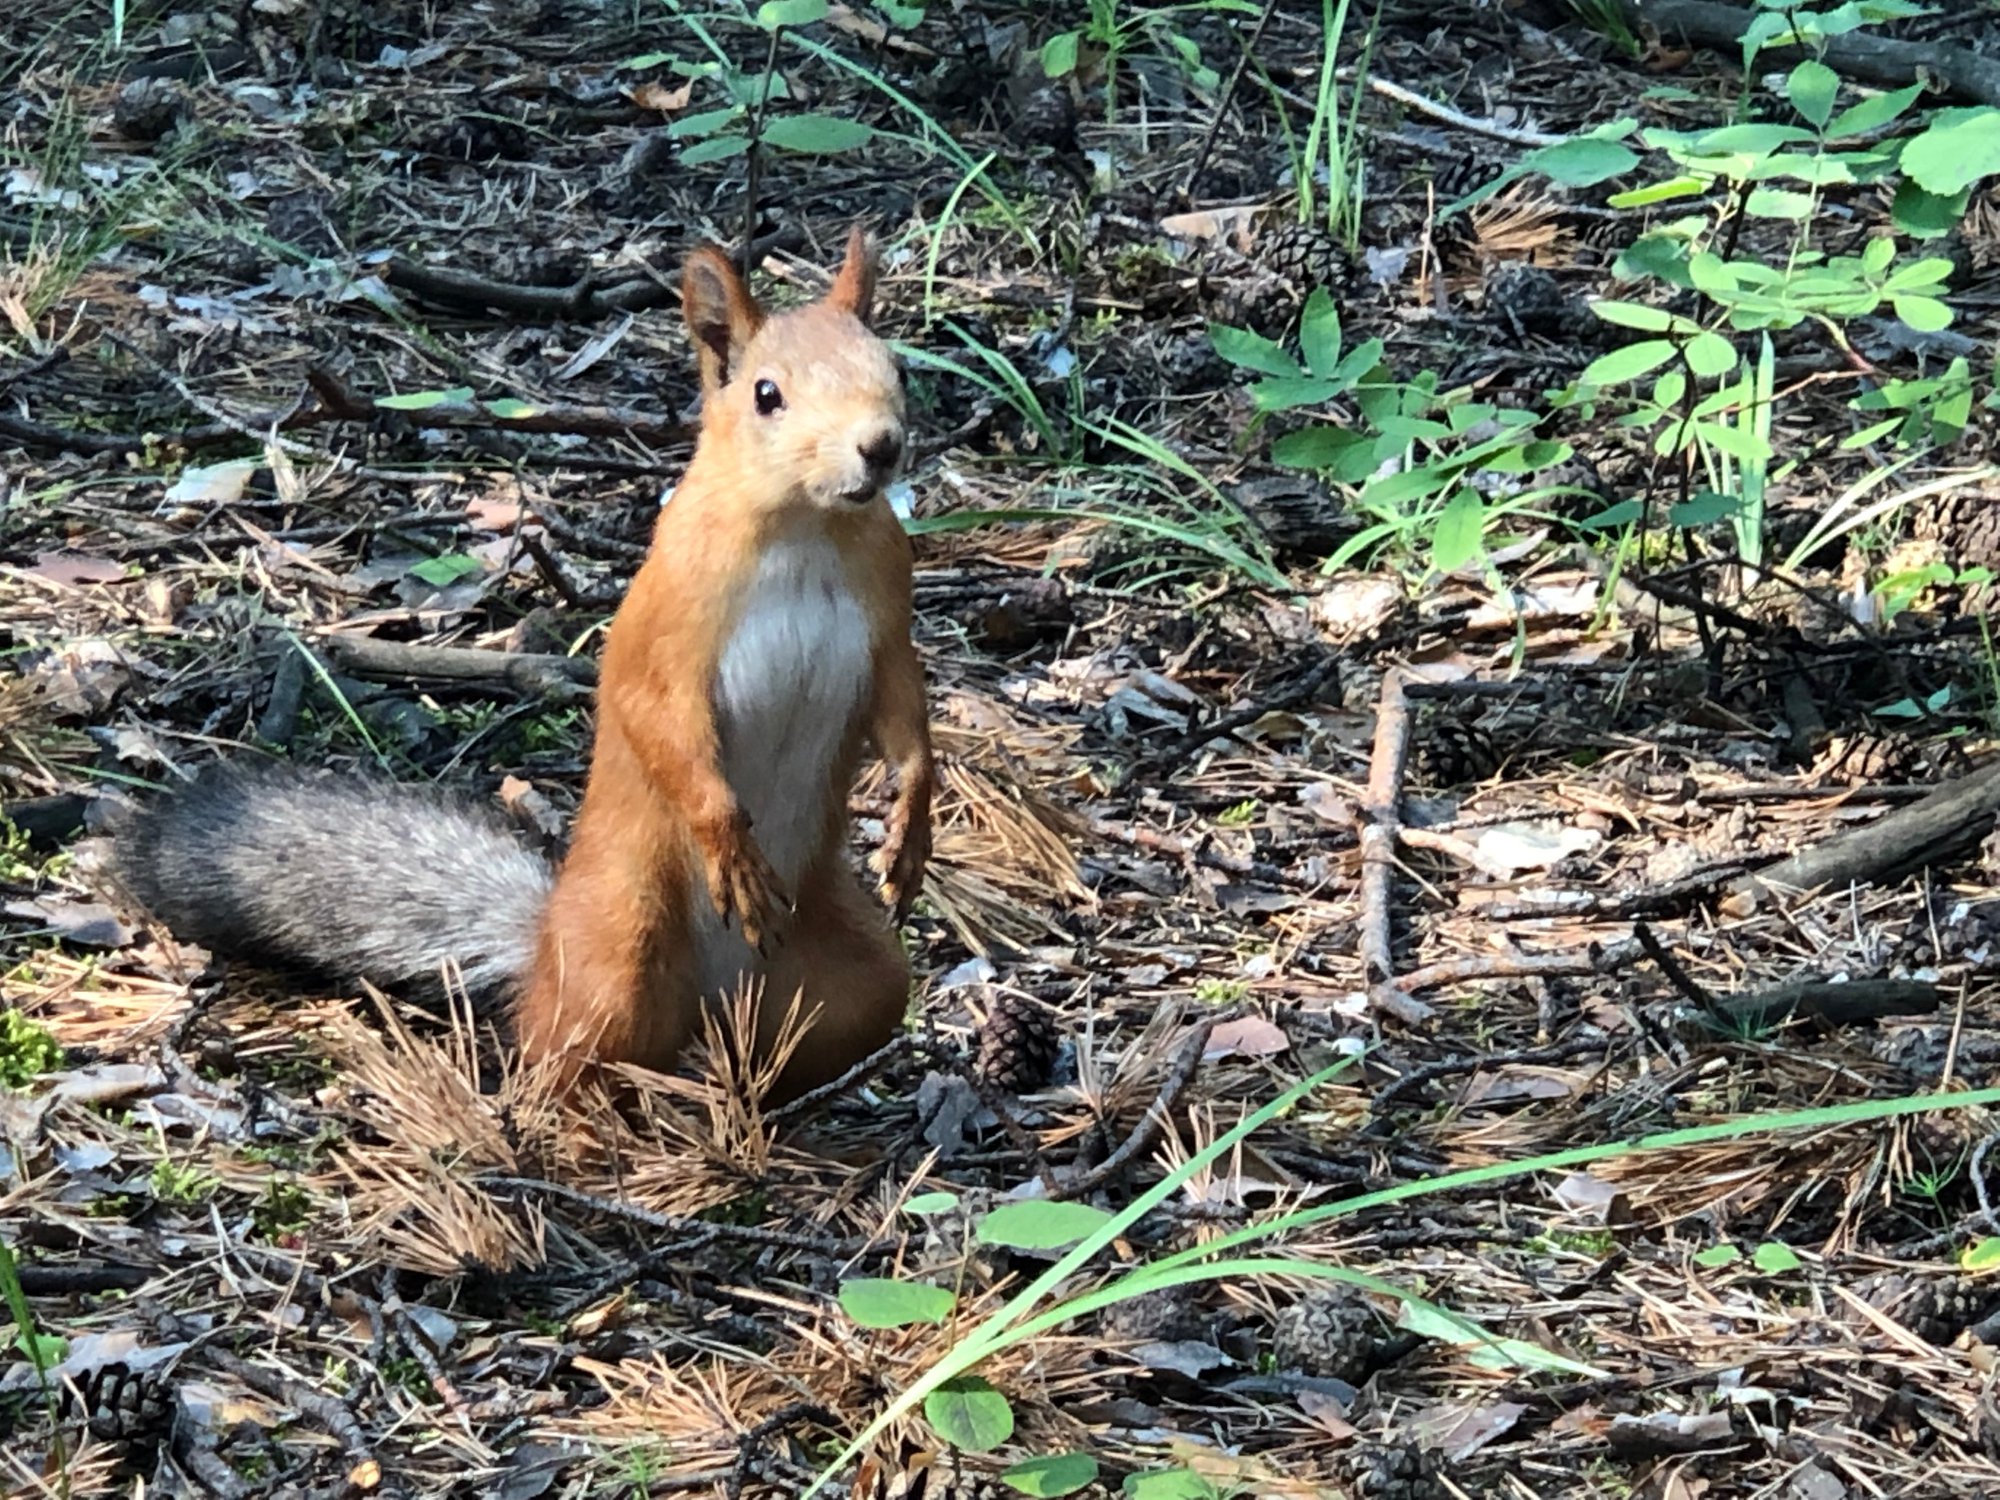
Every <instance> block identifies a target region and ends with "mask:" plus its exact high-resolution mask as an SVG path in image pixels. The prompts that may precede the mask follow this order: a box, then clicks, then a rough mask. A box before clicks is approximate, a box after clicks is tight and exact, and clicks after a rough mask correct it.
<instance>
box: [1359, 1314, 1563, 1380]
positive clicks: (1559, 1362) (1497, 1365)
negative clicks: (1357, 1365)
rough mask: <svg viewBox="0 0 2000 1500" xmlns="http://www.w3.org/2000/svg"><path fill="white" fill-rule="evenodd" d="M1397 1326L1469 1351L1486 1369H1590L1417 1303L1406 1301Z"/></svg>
mask: <svg viewBox="0 0 2000 1500" xmlns="http://www.w3.org/2000/svg"><path fill="white" fill-rule="evenodd" d="M1396 1326H1397V1327H1399V1328H1407V1329H1408V1330H1409V1331H1410V1332H1412V1333H1417V1334H1422V1335H1423V1336H1424V1337H1426V1338H1433V1339H1436V1340H1437V1341H1438V1342H1439V1343H1443V1344H1452V1345H1456V1346H1457V1347H1458V1348H1460V1349H1462V1350H1464V1351H1465V1358H1466V1359H1467V1360H1468V1361H1469V1362H1471V1363H1472V1364H1475V1365H1478V1366H1479V1367H1480V1368H1482V1369H1488V1370H1491V1369H1520V1370H1561V1371H1567V1372H1568V1373H1570V1374H1576V1373H1578V1372H1579V1371H1582V1370H1584V1369H1587V1368H1588V1367H1587V1366H1584V1365H1579V1364H1578V1363H1577V1362H1576V1361H1575V1360H1573V1359H1568V1358H1565V1357H1564V1356H1563V1355H1560V1354H1557V1353H1554V1352H1553V1351H1551V1350H1548V1349H1544V1348H1542V1347H1541V1346H1540V1345H1538V1344H1531V1343H1529V1342H1528V1341H1527V1340H1525V1339H1510V1338H1502V1337H1500V1336H1499V1335H1497V1334H1493V1333H1488V1332H1487V1331H1486V1330H1485V1329H1483V1328H1481V1327H1480V1326H1479V1325H1478V1324H1477V1323H1474V1322H1472V1321H1471V1319H1469V1318H1461V1317H1459V1316H1457V1315H1456V1314H1454V1313H1447V1312H1446V1311H1445V1310H1444V1309H1443V1308H1441V1307H1437V1306H1434V1305H1432V1304H1429V1303H1425V1302H1420V1301H1417V1300H1414V1299H1410V1300H1406V1301H1404V1303H1403V1304H1402V1306H1401V1307H1400V1308H1399V1309H1398V1310H1397V1314H1396Z"/></svg>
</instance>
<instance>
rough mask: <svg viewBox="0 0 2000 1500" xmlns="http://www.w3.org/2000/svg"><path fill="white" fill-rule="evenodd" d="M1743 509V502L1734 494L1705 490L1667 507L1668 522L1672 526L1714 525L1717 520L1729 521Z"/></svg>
mask: <svg viewBox="0 0 2000 1500" xmlns="http://www.w3.org/2000/svg"><path fill="white" fill-rule="evenodd" d="M1742 509H1743V502H1742V501H1741V500H1739V499H1737V497H1736V496H1734V495H1721V494H1717V493H1716V492H1715V491H1714V490H1703V491H1701V492H1700V493H1699V494H1697V495H1693V496H1691V497H1690V498H1688V499H1686V500H1683V501H1681V502H1679V503H1678V504H1676V505H1670V506H1668V507H1667V524H1668V525H1670V526H1681V527H1694V526H1713V525H1714V524H1715V523H1716V522H1717V521H1727V520H1729V519H1730V518H1731V517H1733V516H1735V515H1737V514H1738V513H1739V512H1740V511H1741V510H1742Z"/></svg>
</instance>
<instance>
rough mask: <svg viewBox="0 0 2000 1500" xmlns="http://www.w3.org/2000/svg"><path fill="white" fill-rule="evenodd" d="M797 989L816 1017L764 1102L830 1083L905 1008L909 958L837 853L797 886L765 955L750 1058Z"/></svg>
mask: <svg viewBox="0 0 2000 1500" xmlns="http://www.w3.org/2000/svg"><path fill="white" fill-rule="evenodd" d="M801 985H803V986H804V989H805V999H804V1001H803V1002H802V1005H801V1013H802V1014H804V1015H811V1014H812V1012H813V1011H814V1009H815V1008H817V1009H818V1011H819V1014H818V1016H817V1017H816V1018H815V1019H814V1020H813V1021H812V1023H811V1027H810V1029H809V1030H808V1031H807V1032H806V1034H805V1037H804V1039H803V1040H802V1041H801V1042H800V1043H799V1045H798V1047H797V1048H796V1049H795V1050H794V1051H793V1053H792V1056H791V1060H790V1061H789V1062H788V1063H787V1064H786V1065H785V1069H784V1071H783V1072H782V1073H781V1074H780V1075H779V1076H778V1081H777V1083H776V1084H775V1085H774V1086H773V1087H772V1089H771V1092H770V1095H769V1096H768V1098H767V1100H766V1102H767V1103H771V1104H782V1103H784V1102H785V1101H786V1100H788V1099H794V1098H797V1097H798V1096H799V1095H800V1094H803V1093H806V1092H807V1091H809V1090H811V1089H816V1088H818V1087H819V1086H820V1085H821V1084H823V1083H831V1082H832V1081H833V1080H834V1079H836V1078H838V1077H839V1076H840V1075H841V1074H842V1073H845V1072H846V1071H847V1070H848V1069H849V1068H851V1067H853V1066H854V1065H855V1064H856V1063H858V1062H860V1061H861V1060H862V1059H863V1058H865V1057H867V1056H868V1055H869V1054H870V1053H871V1052H874V1051H876V1050H877V1049H878V1048H880V1047H882V1046H884V1045H885V1044H886V1043H887V1042H888V1041H889V1039H890V1038H891V1037H893V1036H894V1035H895V1034H896V1028H897V1027H898V1026H900V1025H901V1024H902V1022H903V1017H904V1015H905V1014H906V1012H907V1011H908V1009H909V1004H910V965H909V961H908V960H907V959H906V958H904V956H903V950H902V948H901V946H900V945H899V944H898V943H897V941H896V935H895V933H893V932H892V931H891V930H890V928H889V924H888V920H887V918H886V917H885V915H884V914H883V912H882V910H881V908H880V907H879V906H878V905H877V904H876V903H875V902H874V901H871V900H870V899H869V898H868V895H867V893H866V892H865V891H863V890H862V888H861V884H860V882H859V881H858V880H857V879H856V878H855V876H854V873H853V872H852V871H851V870H849V869H848V867H847V862H846V861H845V860H844V859H840V858H839V857H838V856H836V857H835V858H833V859H830V860H828V861H826V862H825V864H824V865H823V866H822V868H820V869H817V870H814V871H812V872H811V873H810V874H808V875H807V877H806V879H805V880H804V881H803V882H801V884H800V890H799V897H798V905H797V908H796V910H795V912H794V914H793V916H792V921H791V926H790V929H789V931H787V933H786V934H785V937H784V940H783V942H782V943H780V944H779V945H778V948H777V950H776V951H775V952H774V953H773V954H772V955H771V959H770V963H769V966H768V968H767V970H766V974H765V981H764V995H763V1001H762V1004H761V1006H760V1008H759V1014H758V1018H757V1046H758V1050H759V1052H760V1053H763V1052H767V1051H768V1050H769V1048H770V1047H771V1045H772V1043H773V1041H774V1040H775V1039H776V1036H777V1033H778V1030H779V1028H780V1027H781V1026H782V1025H783V1024H784V1021H785V1016H786V1012H787V1011H788V1010H789V1009H790V1007H791V1003H792V998H793V996H795V995H797V994H798V993H799V989H800V987H801Z"/></svg>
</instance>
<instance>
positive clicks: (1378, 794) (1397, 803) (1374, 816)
mask: <svg viewBox="0 0 2000 1500" xmlns="http://www.w3.org/2000/svg"><path fill="white" fill-rule="evenodd" d="M1408 688H1409V684H1408V681H1407V679H1405V677H1404V676H1403V673H1402V672H1401V671H1400V670H1396V669H1393V668H1392V669H1391V670H1390V671H1389V672H1387V673H1386V674H1384V676H1383V678H1382V694H1381V697H1380V699H1379V700H1378V701H1377V703H1376V708H1375V747H1374V750H1373V752H1372V753H1371V754H1370V756H1369V760H1368V793H1367V797H1366V799H1365V801H1364V803H1363V806H1362V824H1361V921H1360V933H1359V944H1360V949H1361V964H1362V970H1363V978H1364V980H1365V982H1366V984H1367V986H1368V998H1369V1001H1370V1003H1372V1004H1373V1005H1374V1006H1375V1008H1376V1009H1377V1010H1380V1011H1382V1012H1384V1013H1385V1014H1387V1015H1391V1016H1394V1017H1395V1018H1396V1019H1397V1020H1399V1021H1402V1022H1404V1023H1405V1024H1407V1025H1416V1024H1418V1023H1420V1022H1422V1021H1423V1020H1425V1019H1426V1018H1427V1017H1428V1016H1429V1015H1430V1013H1431V1012H1430V1007H1429V1006H1427V1005H1425V1004H1423V1003H1422V1002H1421V1001H1419V1000H1417V999H1415V998H1414V997H1413V996H1412V995H1411V994H1410V990H1411V989H1412V988H1413V986H1412V985H1410V984H1408V983H1407V982H1405V983H1403V984H1398V983H1397V982H1396V951H1395V939H1394V929H1393V926H1392V918H1393V898H1394V895H1395V877H1396V846H1397V843H1398V841H1399V835H1400V834H1401V832H1402V828H1403V771H1404V768H1405V767H1406V766H1407V765H1408V764H1409V759H1410V695H1409V691H1408Z"/></svg>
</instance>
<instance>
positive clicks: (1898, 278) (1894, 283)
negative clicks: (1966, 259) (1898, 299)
mask: <svg viewBox="0 0 2000 1500" xmlns="http://www.w3.org/2000/svg"><path fill="white" fill-rule="evenodd" d="M1957 269H1958V268H1957V267H1956V266H1954V265H1953V264H1952V263H1951V262H1950V261H1949V260H1947V259H1945V258H1944V257H1943V256H1942V255H1932V256H1927V257H1925V258H1924V259H1923V260H1915V261H1911V262H1910V263H1909V264H1908V265H1907V266H1902V267H1899V268H1898V269H1897V271H1896V274H1895V275H1893V276H1891V277H1890V278H1889V279H1888V280H1887V281H1885V282H1883V283H1882V290H1883V291H1885V292H1930V291H1934V290H1935V289H1937V288H1939V287H1941V286H1943V285H1944V284H1945V283H1946V282H1947V281H1949V280H1950V279H1951V273H1952V272H1953V271H1955V270H1957Z"/></svg>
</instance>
